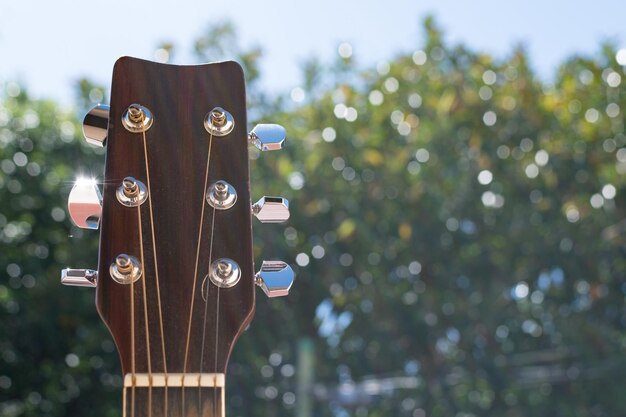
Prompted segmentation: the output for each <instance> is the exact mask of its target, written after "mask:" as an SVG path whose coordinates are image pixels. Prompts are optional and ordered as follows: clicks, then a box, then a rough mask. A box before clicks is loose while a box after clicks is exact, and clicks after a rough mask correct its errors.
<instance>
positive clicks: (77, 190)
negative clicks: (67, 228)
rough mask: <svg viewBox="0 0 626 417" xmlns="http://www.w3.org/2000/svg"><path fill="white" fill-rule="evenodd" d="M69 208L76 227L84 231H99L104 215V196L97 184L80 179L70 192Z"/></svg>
mask: <svg viewBox="0 0 626 417" xmlns="http://www.w3.org/2000/svg"><path fill="white" fill-rule="evenodd" d="M67 208H68V210H69V212H70V217H71V218H72V221H73V222H74V224H75V225H76V226H78V227H81V228H83V229H97V228H98V227H99V226H100V216H101V215H102V194H100V190H99V189H98V186H97V185H96V182H95V181H93V180H88V179H78V180H77V181H76V183H75V184H74V187H72V191H70V195H69V197H68V199H67Z"/></svg>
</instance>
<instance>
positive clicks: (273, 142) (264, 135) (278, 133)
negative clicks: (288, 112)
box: [248, 124, 287, 151]
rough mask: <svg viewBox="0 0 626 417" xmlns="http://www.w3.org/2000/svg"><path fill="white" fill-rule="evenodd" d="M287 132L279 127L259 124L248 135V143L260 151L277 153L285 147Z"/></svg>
mask: <svg viewBox="0 0 626 417" xmlns="http://www.w3.org/2000/svg"><path fill="white" fill-rule="evenodd" d="M286 138H287V131H286V130H285V128H284V127H282V126H281V125H275V124H259V125H256V126H254V129H252V131H251V132H250V133H248V141H250V143H252V144H253V145H254V146H256V147H257V148H259V149H260V150H262V151H277V150H279V149H282V148H284V147H285V140H286Z"/></svg>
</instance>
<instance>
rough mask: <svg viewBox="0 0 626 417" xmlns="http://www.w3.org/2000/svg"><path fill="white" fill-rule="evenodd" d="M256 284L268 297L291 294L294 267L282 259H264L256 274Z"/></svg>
mask: <svg viewBox="0 0 626 417" xmlns="http://www.w3.org/2000/svg"><path fill="white" fill-rule="evenodd" d="M255 278H256V284H257V285H258V286H259V287H261V289H262V290H263V292H264V293H265V295H267V296H268V297H270V298H271V297H283V296H285V295H288V294H289V290H290V289H291V285H292V284H293V279H294V273H293V269H291V267H290V266H289V265H288V264H286V263H285V262H282V261H263V264H262V265H261V270H260V271H259V272H257V274H256V277H255Z"/></svg>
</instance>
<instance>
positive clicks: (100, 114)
mask: <svg viewBox="0 0 626 417" xmlns="http://www.w3.org/2000/svg"><path fill="white" fill-rule="evenodd" d="M109 110H110V108H109V106H107V105H106V104H98V105H97V106H96V107H94V108H93V109H91V110H89V113H87V114H86V115H85V118H84V119H83V135H84V136H85V140H87V143H89V144H90V145H94V146H99V147H103V146H104V145H106V141H107V131H108V128H109Z"/></svg>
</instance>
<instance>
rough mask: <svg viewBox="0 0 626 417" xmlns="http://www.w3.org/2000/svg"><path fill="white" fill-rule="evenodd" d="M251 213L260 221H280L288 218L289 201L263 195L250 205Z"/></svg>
mask: <svg viewBox="0 0 626 417" xmlns="http://www.w3.org/2000/svg"><path fill="white" fill-rule="evenodd" d="M252 213H253V214H254V215H255V216H256V218H257V219H259V221H260V222H261V223H282V222H284V221H286V220H287V219H288V218H289V201H287V199H286V198H282V197H267V196H264V197H261V199H260V200H259V201H257V202H256V203H254V204H253V205H252Z"/></svg>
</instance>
